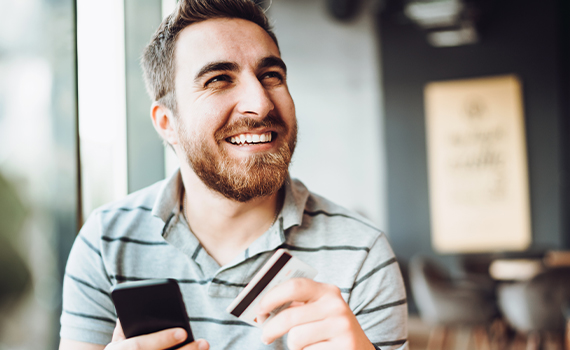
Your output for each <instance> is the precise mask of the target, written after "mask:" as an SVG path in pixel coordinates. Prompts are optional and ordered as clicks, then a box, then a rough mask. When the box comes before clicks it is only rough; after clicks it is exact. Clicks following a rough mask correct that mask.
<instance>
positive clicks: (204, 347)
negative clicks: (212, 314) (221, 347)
mask: <svg viewBox="0 0 570 350" xmlns="http://www.w3.org/2000/svg"><path fill="white" fill-rule="evenodd" d="M208 348H209V346H208V343H207V342H206V341H204V340H199V342H198V350H208Z"/></svg>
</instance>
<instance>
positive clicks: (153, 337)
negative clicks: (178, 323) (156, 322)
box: [117, 328, 186, 350]
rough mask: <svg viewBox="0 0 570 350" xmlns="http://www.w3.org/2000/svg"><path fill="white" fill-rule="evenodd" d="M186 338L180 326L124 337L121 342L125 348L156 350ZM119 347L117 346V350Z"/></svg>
mask: <svg viewBox="0 0 570 350" xmlns="http://www.w3.org/2000/svg"><path fill="white" fill-rule="evenodd" d="M184 340H186V331H185V330H184V329H182V328H172V329H166V330H163V331H160V332H156V333H151V334H145V335H141V336H138V337H132V338H129V339H126V340H124V341H122V342H120V344H121V349H122V346H124V347H125V349H137V350H156V349H167V348H169V347H172V346H174V345H176V344H179V343H182V342H183V341H184ZM118 349H119V348H118V347H117V350H118Z"/></svg>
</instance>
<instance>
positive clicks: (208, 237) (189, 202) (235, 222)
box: [181, 167, 281, 266]
mask: <svg viewBox="0 0 570 350" xmlns="http://www.w3.org/2000/svg"><path fill="white" fill-rule="evenodd" d="M181 172H182V181H183V183H184V188H185V192H184V197H183V203H184V205H183V210H184V214H185V216H186V220H187V221H188V224H189V226H190V228H191V230H192V232H193V233H194V235H195V236H196V237H197V238H198V240H199V241H200V243H201V244H202V247H203V248H204V249H205V250H206V251H207V252H208V253H209V254H210V256H212V257H213V258H214V259H215V260H216V261H217V262H218V264H219V265H220V266H223V265H225V264H227V263H229V262H230V261H231V260H233V259H234V258H235V257H236V256H237V255H239V254H240V253H241V252H243V251H244V250H245V249H246V248H247V247H249V245H250V244H251V243H253V242H254V241H255V240H256V239H257V238H259V237H260V236H261V235H263V233H265V232H266V231H267V230H268V229H269V228H270V227H271V226H272V225H273V222H274V221H275V219H276V217H277V213H278V211H279V209H280V204H281V198H280V196H279V192H281V191H278V192H277V193H275V194H272V195H270V196H266V197H260V198H254V199H252V200H250V201H248V202H245V203H241V202H237V201H234V200H231V199H228V198H225V197H224V196H222V195H221V194H219V193H217V192H215V191H213V190H211V189H210V188H208V187H206V185H204V183H203V182H202V181H201V180H200V179H199V178H198V177H197V176H196V174H195V173H194V172H193V171H192V169H191V168H189V167H181Z"/></svg>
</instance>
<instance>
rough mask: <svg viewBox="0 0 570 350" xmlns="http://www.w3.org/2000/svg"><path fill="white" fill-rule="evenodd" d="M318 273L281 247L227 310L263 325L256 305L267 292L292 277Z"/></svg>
mask: <svg viewBox="0 0 570 350" xmlns="http://www.w3.org/2000/svg"><path fill="white" fill-rule="evenodd" d="M316 275H317V270H315V269H314V268H312V267H311V266H309V265H307V264H306V263H304V262H302V261H301V260H299V259H298V258H296V257H294V256H293V255H291V254H290V253H289V252H287V251H286V250H284V249H279V250H277V251H276V252H275V254H273V256H272V257H271V258H270V259H269V260H268V261H267V262H266V263H265V265H263V267H262V268H261V269H260V270H259V271H258V272H257V273H256V274H255V276H253V278H252V280H251V281H250V282H249V283H248V284H247V286H245V288H244V289H243V290H242V291H241V292H240V293H239V294H238V296H237V297H236V298H235V299H234V301H232V303H231V304H230V306H228V308H227V309H226V311H227V312H229V313H230V314H232V315H234V316H236V317H238V318H239V319H241V320H243V321H245V322H247V323H249V324H250V325H252V326H256V327H262V326H263V324H262V323H258V322H257V320H256V317H257V313H256V306H257V304H258V303H259V301H260V300H261V298H263V296H264V295H265V293H267V292H268V291H269V290H270V289H271V288H273V287H275V286H276V285H278V284H281V283H283V282H285V281H287V280H290V279H292V278H309V279H313V278H315V276H316ZM288 306H289V305H288V304H285V305H282V306H280V307H278V308H277V309H275V310H273V311H272V312H271V314H270V316H269V318H268V319H267V320H265V322H267V321H269V320H270V319H271V318H273V317H274V316H275V315H277V314H278V313H279V311H281V310H283V309H285V308H287V307H288ZM265 322H264V323H265Z"/></svg>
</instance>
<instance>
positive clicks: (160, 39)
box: [141, 0, 279, 115]
mask: <svg viewBox="0 0 570 350" xmlns="http://www.w3.org/2000/svg"><path fill="white" fill-rule="evenodd" d="M213 18H241V19H245V20H248V21H251V22H253V23H255V24H257V25H259V26H260V27H261V28H263V29H264V30H265V31H266V32H267V34H269V36H270V37H271V39H273V41H274V42H275V44H276V45H277V46H278V47H279V45H278V44H277V38H276V37H275V34H274V33H273V31H272V29H271V25H270V24H269V21H268V19H267V17H266V16H265V13H264V11H263V10H262V9H261V8H260V7H259V6H258V5H256V3H255V2H254V1H252V0H180V1H179V2H178V5H177V7H176V9H175V10H174V12H173V13H171V14H170V15H169V16H168V17H166V18H165V19H164V20H163V21H162V23H161V24H160V26H159V27H158V29H157V30H156V32H155V33H154V35H153V36H152V38H151V40H150V43H149V44H148V45H147V46H146V48H145V49H144V52H143V57H142V60H141V64H142V68H143V75H144V80H145V83H146V88H147V91H148V93H149V95H150V97H151V98H152V99H153V100H154V101H157V102H158V103H160V104H162V105H164V106H165V107H166V108H168V109H170V110H171V111H172V112H173V113H174V114H175V115H176V114H177V111H176V97H175V94H174V74H175V63H174V55H175V47H176V38H177V37H178V33H180V32H181V31H182V30H183V29H184V28H186V27H187V26H189V25H191V24H192V23H196V22H202V21H205V20H208V19H213Z"/></svg>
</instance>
